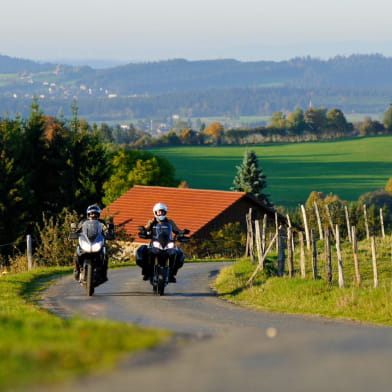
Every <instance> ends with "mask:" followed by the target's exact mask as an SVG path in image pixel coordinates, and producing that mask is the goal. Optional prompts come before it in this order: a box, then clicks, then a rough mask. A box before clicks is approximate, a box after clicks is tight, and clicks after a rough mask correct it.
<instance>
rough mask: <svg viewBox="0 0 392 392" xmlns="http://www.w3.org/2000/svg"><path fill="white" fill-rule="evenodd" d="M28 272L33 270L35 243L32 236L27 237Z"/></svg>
mask: <svg viewBox="0 0 392 392" xmlns="http://www.w3.org/2000/svg"><path fill="white" fill-rule="evenodd" d="M26 253H27V270H28V271H30V270H32V269H33V241H32V239H31V235H30V234H28V235H27V236H26Z"/></svg>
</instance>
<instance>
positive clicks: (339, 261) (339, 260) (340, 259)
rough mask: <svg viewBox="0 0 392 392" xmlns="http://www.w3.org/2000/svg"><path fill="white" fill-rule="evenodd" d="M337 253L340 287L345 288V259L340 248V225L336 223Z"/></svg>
mask: <svg viewBox="0 0 392 392" xmlns="http://www.w3.org/2000/svg"><path fill="white" fill-rule="evenodd" d="M336 253H337V256H338V282H339V288H341V289H342V288H344V274H343V259H342V252H341V250H340V234H339V227H338V225H336Z"/></svg>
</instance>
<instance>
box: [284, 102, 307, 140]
mask: <svg viewBox="0 0 392 392" xmlns="http://www.w3.org/2000/svg"><path fill="white" fill-rule="evenodd" d="M287 122H288V128H289V129H290V130H291V131H293V132H294V133H295V134H300V133H302V132H303V131H304V129H305V120H304V112H303V111H302V109H300V108H297V109H295V112H294V113H289V114H288V115H287Z"/></svg>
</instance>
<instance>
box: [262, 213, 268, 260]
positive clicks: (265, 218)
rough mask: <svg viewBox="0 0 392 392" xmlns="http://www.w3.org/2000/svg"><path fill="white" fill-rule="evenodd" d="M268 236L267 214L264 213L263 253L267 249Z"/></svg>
mask: <svg viewBox="0 0 392 392" xmlns="http://www.w3.org/2000/svg"><path fill="white" fill-rule="evenodd" d="M266 237H267V214H264V217H263V232H262V236H261V249H262V250H263V254H264V253H265V249H266Z"/></svg>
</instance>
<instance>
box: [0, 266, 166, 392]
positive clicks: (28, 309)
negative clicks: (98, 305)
mask: <svg viewBox="0 0 392 392" xmlns="http://www.w3.org/2000/svg"><path fill="white" fill-rule="evenodd" d="M69 271H70V270H69V268H60V267H58V268H45V269H38V270H34V271H31V272H23V273H17V274H7V275H3V276H1V277H0V390H1V391H7V390H13V391H14V390H26V389H27V388H33V387H37V386H40V385H49V386H50V385H52V384H56V383H59V382H66V381H68V380H72V379H74V378H77V377H81V376H84V375H86V374H88V373H91V372H93V371H94V372H102V371H107V370H110V369H112V368H113V367H114V366H115V365H116V364H117V363H118V362H119V361H120V360H121V359H122V358H123V357H125V356H126V355H130V353H133V352H135V351H138V350H144V349H148V348H151V347H153V346H154V345H156V344H158V343H162V342H164V341H166V340H167V339H168V338H169V337H170V333H169V332H168V331H162V330H154V329H147V328H140V327H137V326H133V325H129V324H126V323H119V322H112V321H108V320H98V321H90V320H85V319H82V318H81V317H74V318H71V319H62V318H60V317H58V316H55V315H53V314H50V313H48V312H47V311H46V310H44V309H42V308H41V307H39V306H38V304H37V300H38V299H39V295H40V292H41V291H42V290H43V289H44V288H45V287H47V285H48V284H50V281H51V280H52V279H53V278H54V276H56V275H62V274H65V273H69Z"/></svg>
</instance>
